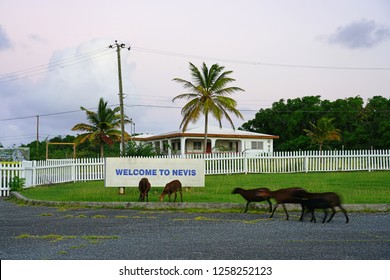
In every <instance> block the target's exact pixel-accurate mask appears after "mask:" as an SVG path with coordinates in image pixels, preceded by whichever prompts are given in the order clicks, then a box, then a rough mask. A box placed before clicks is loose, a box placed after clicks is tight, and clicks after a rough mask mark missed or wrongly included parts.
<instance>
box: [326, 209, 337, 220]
mask: <svg viewBox="0 0 390 280" xmlns="http://www.w3.org/2000/svg"><path fill="white" fill-rule="evenodd" d="M335 214H336V209H335V208H334V207H332V214H331V215H330V217H329V220H328V221H327V222H328V223H329V222H330V221H331V220H332V219H333V216H334V215H335Z"/></svg>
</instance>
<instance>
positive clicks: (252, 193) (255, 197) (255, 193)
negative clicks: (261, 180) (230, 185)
mask: <svg viewBox="0 0 390 280" xmlns="http://www.w3.org/2000/svg"><path fill="white" fill-rule="evenodd" d="M260 190H262V188H259V189H249V190H244V189H242V188H235V189H234V190H233V192H232V194H237V193H238V194H240V195H241V196H242V197H243V198H244V199H245V200H246V201H247V203H246V207H245V211H244V213H246V212H247V211H248V206H249V203H251V202H262V201H267V202H268V204H269V212H270V213H271V212H272V203H271V200H270V198H269V197H268V196H262V195H259V191H260Z"/></svg>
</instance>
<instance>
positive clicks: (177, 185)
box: [160, 180, 183, 202]
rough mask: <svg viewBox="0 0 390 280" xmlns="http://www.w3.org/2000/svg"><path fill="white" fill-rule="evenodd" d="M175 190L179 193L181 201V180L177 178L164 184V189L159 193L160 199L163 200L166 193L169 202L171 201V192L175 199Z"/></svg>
mask: <svg viewBox="0 0 390 280" xmlns="http://www.w3.org/2000/svg"><path fill="white" fill-rule="evenodd" d="M177 192H179V193H180V200H181V202H183V194H182V188H181V182H180V181H179V180H173V181H171V182H169V183H168V184H166V185H165V187H164V190H163V192H162V194H161V195H160V201H163V200H164V196H165V195H166V194H167V195H168V198H169V202H171V194H172V193H174V194H175V199H174V201H176V197H177Z"/></svg>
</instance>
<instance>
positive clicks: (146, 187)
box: [138, 178, 152, 202]
mask: <svg viewBox="0 0 390 280" xmlns="http://www.w3.org/2000/svg"><path fill="white" fill-rule="evenodd" d="M151 187H152V186H151V184H150V183H149V180H148V179H147V178H142V179H141V180H140V181H139V183H138V189H139V198H138V201H145V197H146V201H147V202H149V191H150V188H151Z"/></svg>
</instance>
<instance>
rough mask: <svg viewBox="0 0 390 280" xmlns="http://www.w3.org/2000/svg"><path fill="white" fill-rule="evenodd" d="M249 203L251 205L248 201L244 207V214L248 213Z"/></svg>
mask: <svg viewBox="0 0 390 280" xmlns="http://www.w3.org/2000/svg"><path fill="white" fill-rule="evenodd" d="M249 203H251V202H250V201H248V202H247V203H246V207H245V211H244V213H246V211H248V206H249Z"/></svg>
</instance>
